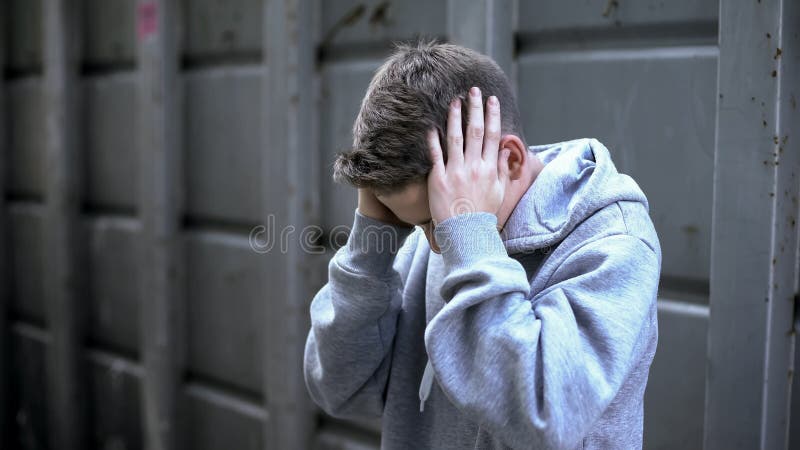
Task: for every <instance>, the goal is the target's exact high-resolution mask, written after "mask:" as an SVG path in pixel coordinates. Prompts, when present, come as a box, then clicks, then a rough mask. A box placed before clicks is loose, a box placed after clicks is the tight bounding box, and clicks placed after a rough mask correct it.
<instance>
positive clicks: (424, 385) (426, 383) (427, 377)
mask: <svg viewBox="0 0 800 450" xmlns="http://www.w3.org/2000/svg"><path fill="white" fill-rule="evenodd" d="M432 385H433V366H432V365H431V360H430V358H428V364H426V365H425V372H423V374H422V381H421V382H420V383H419V412H422V411H423V410H424V409H425V400H427V399H428V396H429V395H430V394H431V386H432Z"/></svg>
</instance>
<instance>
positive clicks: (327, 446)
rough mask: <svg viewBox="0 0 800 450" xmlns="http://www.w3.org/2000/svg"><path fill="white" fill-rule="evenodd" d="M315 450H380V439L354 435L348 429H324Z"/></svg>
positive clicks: (359, 434)
mask: <svg viewBox="0 0 800 450" xmlns="http://www.w3.org/2000/svg"><path fill="white" fill-rule="evenodd" d="M312 448H313V449H314V450H378V449H380V448H381V442H380V438H377V437H370V436H365V435H363V434H362V433H354V432H353V431H352V430H347V429H341V430H340V429H336V428H334V429H329V430H326V429H323V430H321V431H320V432H319V434H318V435H317V439H316V441H315V442H314V446H313V447H312Z"/></svg>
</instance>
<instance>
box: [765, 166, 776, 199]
mask: <svg viewBox="0 0 800 450" xmlns="http://www.w3.org/2000/svg"><path fill="white" fill-rule="evenodd" d="M764 162H766V161H764ZM769 196H770V197H775V193H774V192H770V193H769Z"/></svg>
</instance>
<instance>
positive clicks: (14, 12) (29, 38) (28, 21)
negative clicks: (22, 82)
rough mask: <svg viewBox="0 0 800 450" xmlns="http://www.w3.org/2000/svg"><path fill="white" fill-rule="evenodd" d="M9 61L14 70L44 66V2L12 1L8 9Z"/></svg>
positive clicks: (9, 2)
mask: <svg viewBox="0 0 800 450" xmlns="http://www.w3.org/2000/svg"><path fill="white" fill-rule="evenodd" d="M6 12H7V14H8V15H7V19H6V20H7V22H6V24H7V26H8V31H7V32H8V36H9V38H10V39H9V42H7V45H8V60H7V64H8V66H9V67H11V68H12V69H13V70H18V71H29V70H32V69H39V68H41V66H42V0H10V1H8V6H7V7H6Z"/></svg>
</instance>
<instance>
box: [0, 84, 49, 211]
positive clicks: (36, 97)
mask: <svg viewBox="0 0 800 450" xmlns="http://www.w3.org/2000/svg"><path fill="white" fill-rule="evenodd" d="M6 93H7V94H6V101H7V105H6V108H7V109H6V111H8V113H7V117H8V124H7V128H6V129H7V133H8V153H7V155H8V165H7V166H6V168H5V170H6V183H8V184H7V186H6V189H7V190H8V191H10V192H11V193H15V194H21V195H25V196H30V195H36V196H41V195H42V194H43V189H44V181H43V179H42V174H43V170H44V169H43V168H44V160H43V157H44V104H43V102H44V97H43V94H42V81H41V79H39V78H25V79H21V80H18V81H14V82H10V83H7V84H6Z"/></svg>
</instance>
